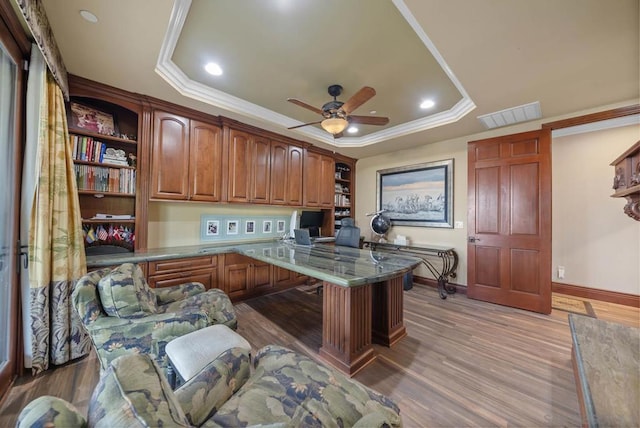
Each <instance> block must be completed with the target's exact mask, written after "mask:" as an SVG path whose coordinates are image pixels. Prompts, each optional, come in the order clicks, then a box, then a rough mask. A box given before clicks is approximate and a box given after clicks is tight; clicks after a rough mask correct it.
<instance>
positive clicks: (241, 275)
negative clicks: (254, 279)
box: [224, 254, 250, 299]
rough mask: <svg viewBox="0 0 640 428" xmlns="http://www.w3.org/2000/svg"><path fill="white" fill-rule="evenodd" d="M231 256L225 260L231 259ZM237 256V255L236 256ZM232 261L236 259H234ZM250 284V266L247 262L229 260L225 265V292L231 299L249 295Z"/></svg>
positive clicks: (226, 256)
mask: <svg viewBox="0 0 640 428" xmlns="http://www.w3.org/2000/svg"><path fill="white" fill-rule="evenodd" d="M228 256H229V254H227V255H225V259H229V257H228ZM234 256H235V255H234ZM231 259H235V257H232V258H231ZM249 283H250V265H249V263H248V262H247V261H245V260H240V261H236V260H229V261H225V265H224V291H225V292H226V293H227V295H228V296H229V297H230V298H231V299H237V298H239V297H243V296H244V295H246V294H247V292H248V289H249Z"/></svg>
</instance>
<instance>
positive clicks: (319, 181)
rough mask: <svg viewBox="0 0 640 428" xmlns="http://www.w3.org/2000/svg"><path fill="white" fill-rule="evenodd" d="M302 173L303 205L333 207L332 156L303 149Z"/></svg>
mask: <svg viewBox="0 0 640 428" xmlns="http://www.w3.org/2000/svg"><path fill="white" fill-rule="evenodd" d="M304 174H305V180H304V205H305V206H307V207H321V208H333V202H334V189H335V186H334V181H333V177H334V160H333V157H330V156H328V155H324V154H321V153H317V152H313V151H310V150H305V153H304Z"/></svg>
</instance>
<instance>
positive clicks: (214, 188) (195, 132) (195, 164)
mask: <svg viewBox="0 0 640 428" xmlns="http://www.w3.org/2000/svg"><path fill="white" fill-rule="evenodd" d="M189 151H190V152H191V154H190V162H189V196H190V199H191V200H193V201H209V202H220V201H221V200H222V129H221V128H220V127H219V126H215V125H211V124H208V123H204V122H198V121H195V120H192V121H191V128H190V138H189Z"/></svg>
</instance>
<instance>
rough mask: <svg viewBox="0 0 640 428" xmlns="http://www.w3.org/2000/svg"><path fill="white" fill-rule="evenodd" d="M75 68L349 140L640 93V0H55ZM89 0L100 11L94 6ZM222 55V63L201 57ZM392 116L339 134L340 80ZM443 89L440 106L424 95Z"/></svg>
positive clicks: (353, 147)
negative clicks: (328, 105) (332, 92)
mask: <svg viewBox="0 0 640 428" xmlns="http://www.w3.org/2000/svg"><path fill="white" fill-rule="evenodd" d="M43 4H44V6H45V9H46V12H47V15H48V18H49V21H50V23H51V26H52V29H53V33H54V36H55V37H56V40H57V42H58V45H59V47H60V51H61V53H62V57H63V59H64V61H65V64H66V66H67V68H68V70H69V72H70V73H72V74H76V75H79V76H82V77H86V78H88V79H91V80H96V81H99V82H103V83H106V84H109V85H112V86H116V87H119V88H123V89H126V90H129V91H132V92H137V93H141V94H146V95H151V96H154V97H157V98H161V99H165V100H167V101H171V102H174V103H177V104H181V105H185V106H188V107H192V108H195V109H197V110H200V111H204V112H208V113H211V114H215V115H218V114H220V115H223V116H227V117H231V118H234V119H237V120H240V121H243V122H246V123H250V124H253V125H256V126H259V127H262V128H265V129H269V130H271V131H274V132H277V133H280V134H283V135H287V136H290V137H293V138H298V139H301V140H305V141H309V142H311V143H313V144H316V145H318V146H321V147H325V148H329V149H332V150H335V151H338V152H341V153H344V154H347V155H350V156H354V157H357V158H362V157H366V156H371V155H376V154H382V153H388V152H392V151H397V150H400V149H407V148H411V147H413V146H417V145H423V144H427V143H432V142H436V141H442V140H446V139H450V138H455V137H461V136H466V135H471V134H474V133H477V132H480V131H483V130H484V128H483V126H482V124H481V123H480V121H478V119H477V118H476V117H477V116H480V115H484V114H487V113H491V112H494V111H498V110H503V109H506V108H510V107H515V106H519V105H522V104H527V103H530V102H533V101H540V105H541V109H542V114H543V117H545V118H549V117H555V116H559V115H565V114H569V113H573V112H577V111H581V110H585V109H591V108H594V107H598V106H604V105H608V104H614V103H620V102H626V101H631V102H634V101H635V102H638V98H639V97H640V89H639V86H640V71H639V64H640V59H639V58H640V42H639V39H640V33H639V18H640V10H639V1H638V0H615V1H603V0H562V1H557V0H520V1H513V0H476V1H469V0H448V1H442V0H404V1H402V0H394V1H391V0H323V1H318V0H260V1H257V0H253V1H251V0H175V1H174V0H136V1H130V0H110V1H104V0H43ZM83 9H84V10H89V11H91V12H93V13H94V14H95V15H96V16H97V17H98V19H99V21H98V22H97V23H95V24H92V23H89V22H87V21H85V20H84V19H83V18H81V16H80V14H79V11H80V10H83ZM209 60H215V61H217V62H219V63H220V65H221V66H222V67H223V68H224V70H225V73H224V74H223V75H222V76H221V77H219V78H215V77H213V76H209V75H207V74H206V73H204V71H203V69H202V67H203V65H204V62H205V61H209ZM331 84H340V85H342V86H343V87H344V92H343V94H342V95H341V96H340V97H338V99H339V100H341V101H346V100H347V99H348V98H349V97H350V96H351V95H353V94H354V93H355V92H356V91H357V90H359V89H360V88H361V87H363V86H371V87H373V88H375V89H376V91H377V95H376V96H375V97H373V98H372V99H371V100H370V101H368V102H367V103H365V104H364V105H362V106H361V107H360V108H358V109H357V110H356V111H355V112H353V113H354V114H357V115H369V114H370V111H372V110H374V111H376V113H375V114H374V115H376V116H387V117H389V119H390V122H389V124H388V125H386V126H373V125H368V126H359V128H360V130H359V132H358V134H355V136H349V137H343V138H340V139H336V140H334V139H333V138H332V137H331V135H330V134H328V133H326V132H324V131H323V130H321V128H319V127H318V126H317V125H316V126H307V127H303V128H299V129H297V130H287V129H286V128H287V127H290V126H294V125H297V124H301V123H305V122H312V121H316V120H318V119H319V116H318V117H317V116H316V115H315V114H314V113H313V112H311V111H309V110H305V109H303V108H301V107H299V106H296V105H293V104H291V103H288V102H287V101H286V100H287V98H289V97H293V98H298V99H300V100H302V101H304V102H306V103H308V104H310V105H312V106H315V107H318V108H320V107H321V106H322V104H324V103H325V102H327V101H330V100H331V97H330V96H329V95H328V94H327V86H329V85H331ZM426 98H431V99H433V100H434V101H435V102H436V106H435V107H434V108H432V109H430V110H420V109H419V108H418V104H419V103H420V102H421V101H422V100H424V99H426Z"/></svg>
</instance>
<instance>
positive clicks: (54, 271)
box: [29, 73, 90, 374]
mask: <svg viewBox="0 0 640 428" xmlns="http://www.w3.org/2000/svg"><path fill="white" fill-rule="evenodd" d="M43 98H44V100H43V102H42V105H41V108H40V121H41V122H40V137H39V141H38V155H37V161H36V164H37V169H36V170H37V171H39V176H38V179H37V184H36V192H35V197H34V201H33V208H32V210H31V227H30V231H29V285H30V292H31V298H30V300H31V332H32V338H33V342H32V343H33V366H32V367H33V369H32V370H33V373H34V374H36V373H39V372H41V371H43V370H46V369H48V368H49V364H54V365H58V364H63V363H65V362H67V361H69V360H72V359H75V358H78V357H81V356H83V355H85V354H87V353H88V352H89V349H90V341H89V338H88V336H87V334H86V333H85V331H84V329H83V328H82V325H81V322H80V319H79V318H78V316H77V314H76V313H75V311H74V310H73V307H72V304H71V292H72V290H73V286H74V284H75V283H76V281H77V280H78V279H79V278H80V277H81V276H82V275H84V274H85V273H86V271H87V265H86V259H85V253H84V241H83V236H82V221H81V214H80V204H79V201H78V192H77V188H76V182H75V176H74V170H73V160H72V156H71V147H70V139H69V133H68V130H67V120H66V114H65V108H64V99H63V95H62V91H61V90H60V88H59V87H58V85H57V84H56V83H55V81H54V80H53V78H52V76H51V74H50V73H47V83H46V89H45V96H44V97H43Z"/></svg>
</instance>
